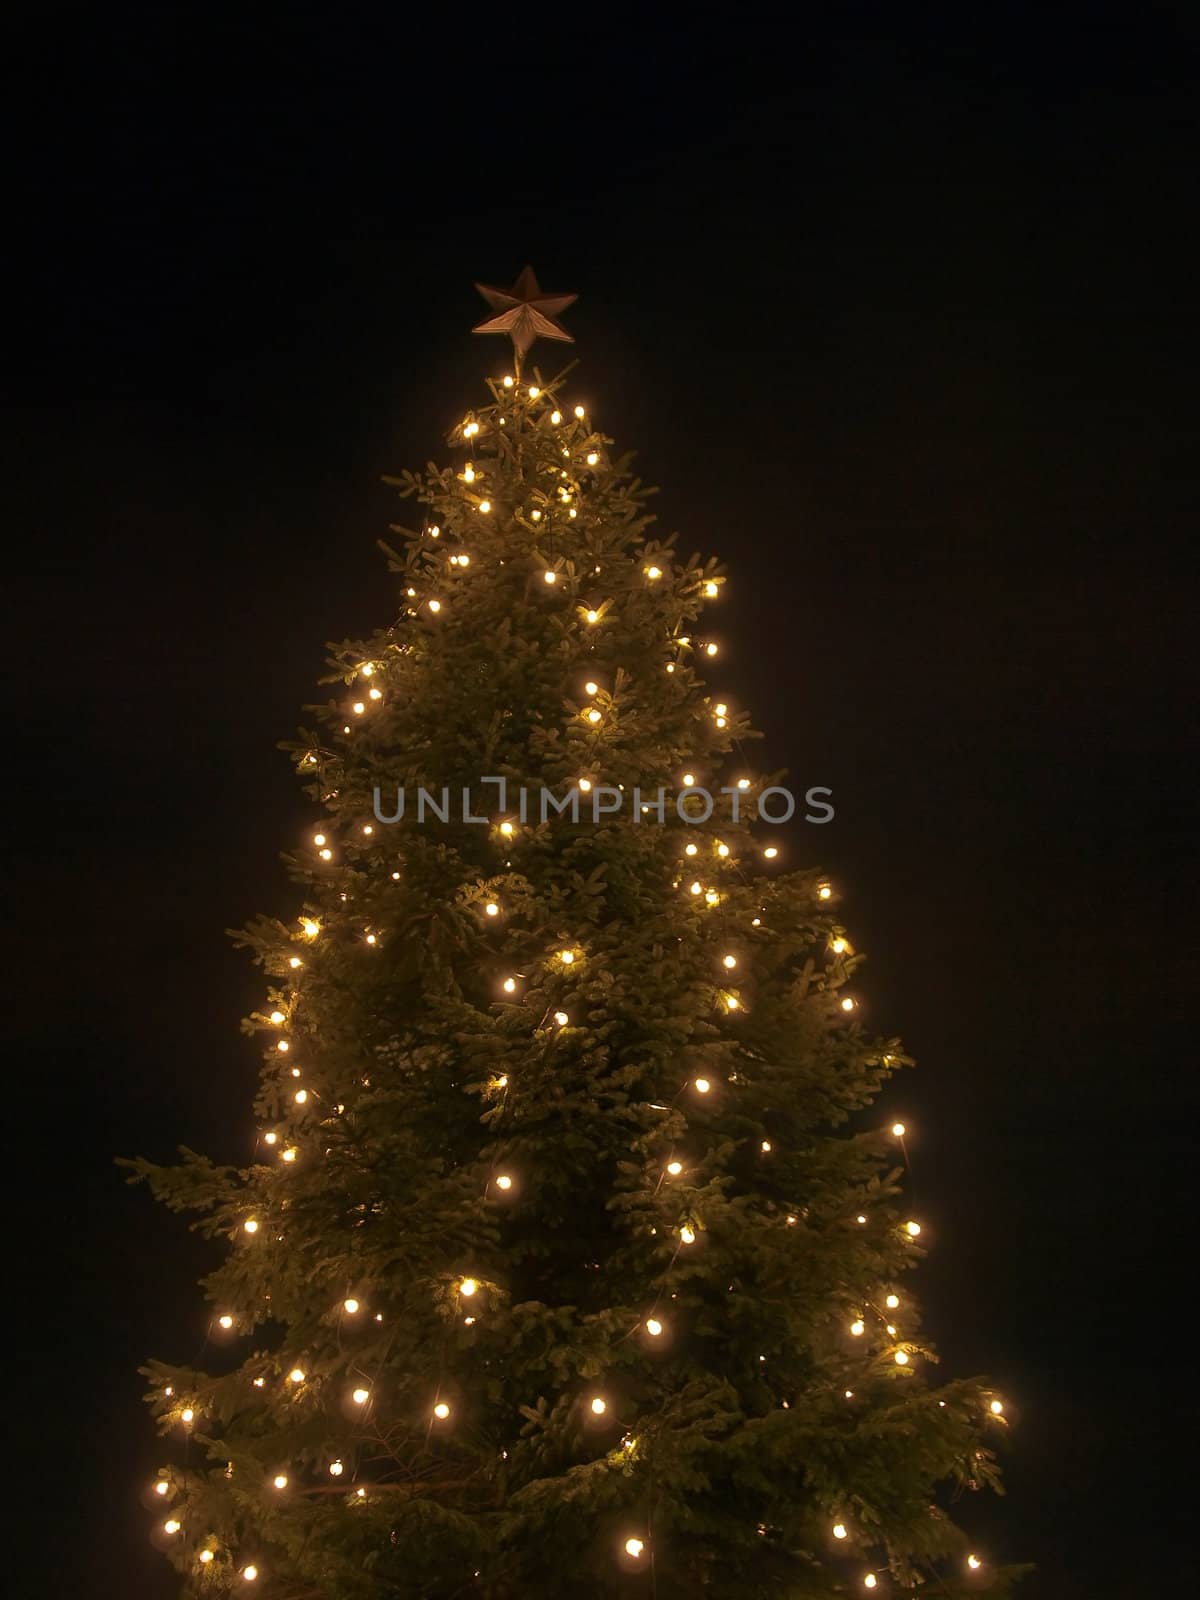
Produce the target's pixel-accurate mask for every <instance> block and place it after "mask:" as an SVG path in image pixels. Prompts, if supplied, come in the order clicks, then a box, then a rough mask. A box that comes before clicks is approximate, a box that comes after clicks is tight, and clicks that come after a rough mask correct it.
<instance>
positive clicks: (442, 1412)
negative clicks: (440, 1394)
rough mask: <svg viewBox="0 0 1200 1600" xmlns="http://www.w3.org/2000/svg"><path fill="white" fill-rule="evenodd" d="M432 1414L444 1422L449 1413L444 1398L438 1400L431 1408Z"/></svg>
mask: <svg viewBox="0 0 1200 1600" xmlns="http://www.w3.org/2000/svg"><path fill="white" fill-rule="evenodd" d="M433 1414H434V1416H435V1417H437V1419H438V1420H439V1421H440V1422H445V1420H446V1418H447V1417H448V1416H449V1415H450V1407H449V1406H448V1405H447V1404H446V1402H445V1401H444V1400H439V1401H438V1403H437V1405H435V1406H434V1408H433Z"/></svg>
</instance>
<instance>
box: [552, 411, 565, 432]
mask: <svg viewBox="0 0 1200 1600" xmlns="http://www.w3.org/2000/svg"><path fill="white" fill-rule="evenodd" d="M550 421H551V422H552V423H553V424H554V426H555V427H556V428H557V427H558V425H559V423H560V422H561V421H562V412H561V411H552V412H551V413H550Z"/></svg>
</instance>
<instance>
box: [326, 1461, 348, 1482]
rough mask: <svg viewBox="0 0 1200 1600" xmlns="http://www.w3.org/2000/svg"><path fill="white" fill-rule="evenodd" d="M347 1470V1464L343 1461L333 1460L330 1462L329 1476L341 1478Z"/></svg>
mask: <svg viewBox="0 0 1200 1600" xmlns="http://www.w3.org/2000/svg"><path fill="white" fill-rule="evenodd" d="M345 1470H346V1465H345V1462H343V1461H331V1462H330V1463H329V1476H330V1477H331V1478H340V1477H341V1475H342V1473H343V1472H345Z"/></svg>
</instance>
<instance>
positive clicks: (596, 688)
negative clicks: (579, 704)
mask: <svg viewBox="0 0 1200 1600" xmlns="http://www.w3.org/2000/svg"><path fill="white" fill-rule="evenodd" d="M583 692H584V693H585V694H598V693H599V692H600V685H599V684H598V683H591V682H589V683H585V684H584V686H583Z"/></svg>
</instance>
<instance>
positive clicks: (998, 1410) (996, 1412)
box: [988, 1400, 1004, 1417]
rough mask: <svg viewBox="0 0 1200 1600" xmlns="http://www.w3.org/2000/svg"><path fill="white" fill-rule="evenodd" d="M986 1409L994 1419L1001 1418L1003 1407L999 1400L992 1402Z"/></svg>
mask: <svg viewBox="0 0 1200 1600" xmlns="http://www.w3.org/2000/svg"><path fill="white" fill-rule="evenodd" d="M988 1409H989V1410H990V1411H991V1413H992V1415H993V1416H994V1417H1002V1416H1003V1415H1004V1405H1003V1403H1002V1402H1001V1401H999V1400H993V1401H992V1403H991V1405H990V1406H989V1407H988Z"/></svg>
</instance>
